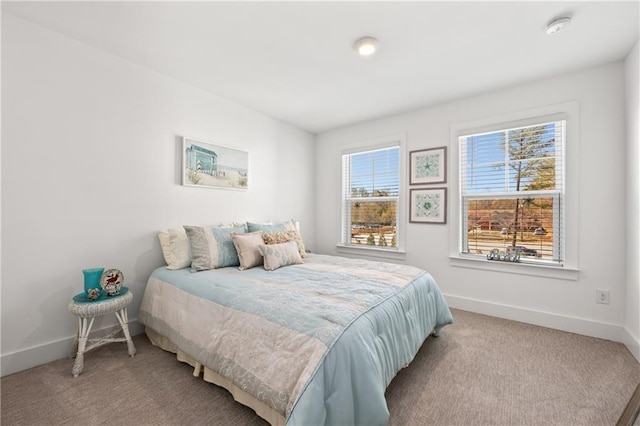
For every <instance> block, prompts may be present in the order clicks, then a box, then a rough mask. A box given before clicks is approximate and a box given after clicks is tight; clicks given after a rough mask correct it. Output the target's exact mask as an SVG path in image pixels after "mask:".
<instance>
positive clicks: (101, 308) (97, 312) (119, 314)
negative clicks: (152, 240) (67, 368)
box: [69, 287, 136, 377]
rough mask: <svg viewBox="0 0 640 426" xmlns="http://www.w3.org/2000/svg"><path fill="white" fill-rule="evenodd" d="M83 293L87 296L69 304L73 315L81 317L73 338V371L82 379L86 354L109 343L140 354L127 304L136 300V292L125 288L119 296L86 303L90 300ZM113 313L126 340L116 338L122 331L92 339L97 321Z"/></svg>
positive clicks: (133, 353) (74, 299)
mask: <svg viewBox="0 0 640 426" xmlns="http://www.w3.org/2000/svg"><path fill="white" fill-rule="evenodd" d="M83 294H84V293H81V294H79V295H77V296H75V297H74V298H73V301H72V302H71V303H69V312H71V313H72V314H74V315H76V316H77V317H78V332H77V333H76V337H75V338H74V339H73V347H72V349H71V351H72V353H71V355H72V356H73V354H74V353H75V357H76V360H75V362H74V363H73V368H72V369H71V373H72V374H73V377H78V376H79V375H80V373H82V370H84V354H85V353H86V352H89V351H90V350H91V349H95V348H97V347H99V346H102V345H104V344H106V343H111V342H127V349H128V351H129V355H130V356H134V355H135V354H136V347H135V346H134V345H133V341H132V340H131V334H130V333H129V325H128V322H129V319H128V318H127V305H129V303H131V300H133V293H132V292H131V291H129V289H128V288H127V287H122V289H121V290H120V294H119V295H117V296H109V297H104V296H103V297H101V298H100V299H98V300H95V301H83V299H84V300H86V297H85V298H82V297H81V296H82V295H83ZM110 313H114V314H115V315H116V318H117V319H118V322H119V323H120V327H121V328H122V332H123V334H124V337H115V336H116V335H117V334H118V333H120V330H117V331H116V332H115V333H112V334H110V335H109V336H106V337H102V338H98V339H89V333H90V332H91V327H92V326H93V320H94V319H95V318H96V317H98V316H101V315H106V314H110Z"/></svg>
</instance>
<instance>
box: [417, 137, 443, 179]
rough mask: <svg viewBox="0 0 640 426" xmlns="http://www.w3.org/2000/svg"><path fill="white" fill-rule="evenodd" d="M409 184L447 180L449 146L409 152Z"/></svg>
mask: <svg viewBox="0 0 640 426" xmlns="http://www.w3.org/2000/svg"><path fill="white" fill-rule="evenodd" d="M409 165H410V167H409V169H410V170H411V172H410V173H411V175H410V176H409V185H424V184H430V183H446V182H447V147H446V146H441V147H439V148H430V149H421V150H419V151H411V152H410V153H409Z"/></svg>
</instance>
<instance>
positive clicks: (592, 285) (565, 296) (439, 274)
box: [316, 62, 638, 341]
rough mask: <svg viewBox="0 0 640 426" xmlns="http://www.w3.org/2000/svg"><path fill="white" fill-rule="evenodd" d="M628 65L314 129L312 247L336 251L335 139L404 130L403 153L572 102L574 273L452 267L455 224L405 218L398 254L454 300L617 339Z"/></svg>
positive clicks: (621, 313) (623, 286) (621, 305)
mask: <svg viewBox="0 0 640 426" xmlns="http://www.w3.org/2000/svg"><path fill="white" fill-rule="evenodd" d="M624 73H625V69H624V64H623V63H621V62H619V63H614V64H609V65H605V66H600V67H596V68H593V69H587V70H584V71H581V72H576V73H572V74H569V75H562V76H557V77H553V78H549V79H546V80H542V81H538V82H535V83H531V84H527V85H522V86H519V87H514V88H510V89H508V90H502V91H498V92H494V93H489V94H486V95H483V96H478V97H474V98H470V99H465V100H461V101H458V102H454V103H450V104H446V105H442V106H438V107H434V108H429V109H423V110H419V111H414V112H409V113H406V114H402V115H398V116H394V117H389V118H384V119H379V120H373V121H369V122H366V123H362V124H359V125H355V126H350V127H347V128H343V129H338V130H334V131H331V132H327V133H324V134H321V135H319V136H318V139H317V145H316V153H317V158H316V165H317V166H316V167H317V169H318V171H319V174H318V180H317V181H316V188H317V198H316V205H317V216H318V217H322V218H323V219H324V220H323V221H322V223H321V224H320V223H319V224H318V228H317V235H316V237H317V243H316V247H317V250H318V251H320V252H323V253H327V254H333V253H336V248H335V245H336V243H337V241H338V236H339V226H340V224H339V212H340V181H339V176H340V172H339V167H340V157H339V154H340V146H341V145H347V144H351V143H354V142H357V141H362V140H366V139H371V138H375V137H380V136H384V135H389V134H398V133H405V134H406V137H407V152H408V151H411V150H417V149H424V148H429V147H437V146H442V145H448V146H451V145H450V144H451V143H452V141H451V135H450V129H451V127H452V126H455V125H456V124H457V123H466V122H472V121H475V120H480V119H484V118H486V117H491V116H500V115H503V114H509V113H513V112H519V111H524V110H529V109H535V108H538V107H544V106H547V105H552V104H558V103H564V102H570V101H578V103H579V108H580V114H579V116H580V120H579V179H578V180H579V182H571V183H569V185H568V186H569V187H571V186H574V187H579V193H578V194H577V195H578V197H577V198H576V199H577V200H579V201H578V205H577V206H576V205H573V206H570V207H571V208H573V209H575V208H578V209H579V219H578V226H577V229H578V231H577V232H578V240H579V251H578V262H579V264H578V266H579V269H580V272H579V273H578V278H577V280H563V279H562V280H561V279H555V278H543V277H534V276H524V275H516V274H512V273H503V272H492V271H485V270H476V269H467V268H459V267H453V266H452V265H451V264H450V260H449V258H448V256H449V254H450V251H455V250H456V248H452V247H450V241H449V231H450V229H449V227H450V226H452V225H451V224H450V223H449V224H447V225H433V224H430V225H425V224H412V223H411V224H407V223H406V218H405V222H404V223H403V224H404V225H405V226H407V241H406V251H407V253H406V258H405V260H404V262H406V263H408V264H412V265H416V266H419V267H422V268H424V269H426V270H428V271H429V272H431V273H432V274H433V275H434V277H435V278H436V280H437V281H438V283H439V285H440V287H441V288H442V290H443V292H444V293H445V294H446V296H447V299H448V300H449V302H450V304H451V305H452V306H454V307H459V308H462V309H469V310H473V311H477V312H482V313H486V314H491V315H496V316H501V317H506V318H511V319H516V320H519V321H525V322H530V323H534V324H540V325H545V326H550V327H554V328H558V329H563V330H569V331H574V332H577V333H582V334H587V335H593V336H598V337H604V338H608V339H611V340H616V341H622V340H623V333H624V328H623V324H625V310H626V309H627V303H626V301H625V298H626V297H627V281H626V272H625V268H626V260H625V255H624V254H623V253H622V250H624V248H625V241H626V230H627V226H626V224H625V218H626V206H625V199H626V194H625V186H626V185H625V179H626V175H625V167H623V166H622V165H623V164H624V163H625V110H624V107H625V105H624V98H625V95H624V93H625V88H624V84H625V79H624ZM454 143H455V142H454ZM576 148H578V147H576ZM407 155H408V154H407ZM569 155H571V151H569ZM448 160H449V166H450V167H449V175H448V182H449V187H450V188H452V186H453V184H452V182H453V181H455V180H456V179H457V176H456V175H455V173H453V172H452V170H454V169H455V167H452V166H454V165H455V162H456V159H455V158H452V156H449V159H448ZM634 167H637V164H634ZM320 170H322V171H321V172H320ZM455 197H456V195H455V192H454V191H449V200H448V202H449V206H450V207H451V206H452V205H453V204H452V203H455V202H456V201H455V200H456V198H455ZM449 219H452V218H451V217H449ZM637 220H638V219H637V216H636V217H635V218H630V221H631V222H634V221H636V222H635V223H637ZM450 222H452V221H450ZM320 226H322V230H323V232H320V228H319V227H320ZM596 288H604V289H608V290H610V292H611V304H610V305H601V304H596V298H595V294H596Z"/></svg>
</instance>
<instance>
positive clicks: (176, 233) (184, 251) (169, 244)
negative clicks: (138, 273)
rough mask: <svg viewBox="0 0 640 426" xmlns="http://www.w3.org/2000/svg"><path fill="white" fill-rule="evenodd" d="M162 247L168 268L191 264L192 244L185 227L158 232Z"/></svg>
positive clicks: (178, 267) (183, 266)
mask: <svg viewBox="0 0 640 426" xmlns="http://www.w3.org/2000/svg"><path fill="white" fill-rule="evenodd" d="M158 239H159V240H160V247H161V248H162V255H163V256H164V260H165V262H167V269H183V268H188V267H189V266H191V246H190V245H189V238H188V237H187V233H186V232H185V230H184V228H174V229H169V230H168V231H163V232H159V233H158Z"/></svg>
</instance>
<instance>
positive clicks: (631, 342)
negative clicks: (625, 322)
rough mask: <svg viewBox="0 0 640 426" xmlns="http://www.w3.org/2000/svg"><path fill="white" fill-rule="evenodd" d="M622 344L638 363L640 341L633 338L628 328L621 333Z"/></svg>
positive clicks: (639, 359) (639, 358) (636, 337)
mask: <svg viewBox="0 0 640 426" xmlns="http://www.w3.org/2000/svg"><path fill="white" fill-rule="evenodd" d="M622 343H624V345H625V346H626V347H627V348H628V349H629V352H631V354H632V355H633V356H634V357H636V359H637V360H638V362H640V339H639V338H638V336H634V335H633V334H632V333H631V331H630V330H629V329H628V328H626V327H625V328H624V330H623V333H622Z"/></svg>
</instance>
